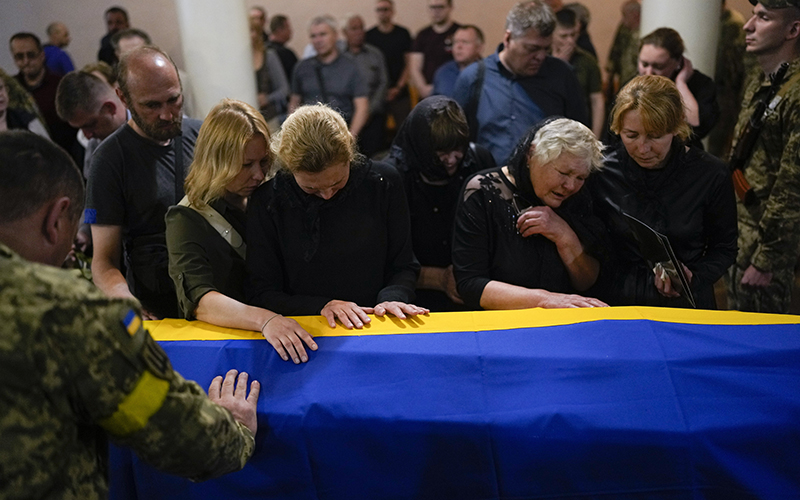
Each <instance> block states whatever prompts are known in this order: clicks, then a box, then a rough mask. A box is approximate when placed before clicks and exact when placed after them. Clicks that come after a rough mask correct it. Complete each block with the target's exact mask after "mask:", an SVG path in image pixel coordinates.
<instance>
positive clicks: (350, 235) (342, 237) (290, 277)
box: [247, 105, 428, 328]
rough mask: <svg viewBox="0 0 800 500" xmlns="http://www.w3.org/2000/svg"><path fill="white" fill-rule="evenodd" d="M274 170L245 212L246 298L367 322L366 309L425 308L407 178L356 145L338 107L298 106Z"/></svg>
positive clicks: (399, 312)
mask: <svg viewBox="0 0 800 500" xmlns="http://www.w3.org/2000/svg"><path fill="white" fill-rule="evenodd" d="M274 150H275V152H276V161H277V162H278V165H279V167H280V171H279V172H278V173H277V175H276V176H275V177H274V178H273V179H271V180H270V181H268V182H267V183H265V184H264V185H262V186H261V187H260V188H259V189H258V190H256V192H255V193H254V194H253V199H252V202H251V205H250V207H249V210H248V213H247V235H248V246H249V249H248V252H247V271H248V277H249V287H248V289H247V297H248V300H249V301H250V303H251V304H254V305H257V306H260V307H266V308H270V309H272V310H274V311H277V312H279V313H281V314H292V315H315V314H321V315H322V316H324V317H325V318H326V319H327V320H328V324H329V325H330V326H331V327H334V326H335V325H336V320H337V319H338V320H339V321H340V322H341V323H342V324H343V325H344V326H345V327H347V328H353V327H356V328H361V327H362V326H363V325H364V324H365V323H368V322H369V321H370V318H369V317H368V316H367V315H368V314H370V313H373V312H374V313H375V314H376V315H378V316H383V315H384V314H386V313H390V314H392V315H394V316H396V317H398V318H401V319H403V318H406V317H407V316H415V315H418V314H425V313H427V312H428V310H427V309H424V308H421V307H417V306H415V305H413V304H411V302H412V301H413V299H414V285H415V283H416V281H417V274H418V273H419V263H417V260H416V259H415V258H414V253H413V251H412V248H411V231H410V227H409V222H408V206H407V204H406V199H405V196H404V194H403V187H402V181H401V180H400V175H399V174H398V173H397V170H395V169H394V168H392V167H391V166H389V165H387V164H385V163H381V162H373V161H372V160H370V159H368V158H366V157H365V156H363V155H360V154H357V153H356V147H355V139H354V138H353V136H352V135H351V134H350V132H349V131H348V129H347V123H345V121H344V119H343V118H342V117H341V115H340V114H339V113H337V112H336V111H334V110H333V109H331V108H330V107H328V106H325V105H315V106H303V107H301V108H298V110H297V111H295V112H294V113H292V114H291V115H290V116H289V117H288V118H287V119H286V122H284V124H283V128H282V130H281V133H280V135H279V136H278V137H277V138H276V140H275V148H274Z"/></svg>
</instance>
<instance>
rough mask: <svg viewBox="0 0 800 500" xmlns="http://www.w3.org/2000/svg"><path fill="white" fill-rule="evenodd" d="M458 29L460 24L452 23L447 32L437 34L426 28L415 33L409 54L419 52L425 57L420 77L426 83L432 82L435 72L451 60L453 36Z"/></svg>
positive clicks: (430, 28)
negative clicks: (423, 78) (422, 77)
mask: <svg viewBox="0 0 800 500" xmlns="http://www.w3.org/2000/svg"><path fill="white" fill-rule="evenodd" d="M460 27H461V25H460V24H458V23H453V24H452V25H451V26H450V27H449V28H448V29H447V31H444V32H442V33H437V32H435V31H434V30H433V28H432V27H430V26H428V27H427V28H423V29H422V30H421V31H420V32H419V33H417V38H415V39H414V45H413V46H412V47H411V52H420V53H422V54H423V55H424V56H425V61H424V63H423V65H422V76H424V77H425V81H426V82H429V83H430V82H433V75H434V74H435V73H436V70H437V69H439V67H440V66H441V65H442V64H444V63H446V62H447V61H452V60H453V35H455V33H456V30H458V28H460Z"/></svg>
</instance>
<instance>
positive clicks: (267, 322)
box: [260, 314, 280, 333]
mask: <svg viewBox="0 0 800 500" xmlns="http://www.w3.org/2000/svg"><path fill="white" fill-rule="evenodd" d="M278 316H280V314H276V315H275V316H273V317H271V318H270V319H268V320H267V321H266V322H265V323H264V326H262V327H261V330H260V331H261V333H264V328H266V327H267V325H268V324H269V322H270V321H272V320H273V319H275V318H277V317H278Z"/></svg>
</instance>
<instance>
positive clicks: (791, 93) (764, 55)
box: [728, 0, 800, 313]
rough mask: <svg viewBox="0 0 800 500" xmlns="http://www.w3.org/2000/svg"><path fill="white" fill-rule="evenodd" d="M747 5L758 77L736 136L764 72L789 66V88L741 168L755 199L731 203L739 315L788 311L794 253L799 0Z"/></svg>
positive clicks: (799, 153) (799, 165) (799, 206)
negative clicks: (736, 220)
mask: <svg viewBox="0 0 800 500" xmlns="http://www.w3.org/2000/svg"><path fill="white" fill-rule="evenodd" d="M750 3H752V4H753V5H755V8H754V9H753V17H751V18H750V20H748V21H747V23H745V25H744V31H745V37H746V44H747V51H748V53H751V54H753V55H755V57H756V58H757V60H758V63H759V66H760V67H761V74H760V75H758V77H757V78H752V79H750V82H749V84H748V86H747V90H746V91H745V94H744V101H743V103H742V111H741V113H740V115H739V121H738V124H737V126H736V137H739V134H740V133H741V131H742V129H743V128H744V126H745V125H746V123H747V120H748V119H749V118H750V116H751V115H752V114H753V110H754V108H755V106H756V103H757V102H758V100H759V98H760V97H761V96H763V95H764V93H765V92H767V91H768V89H769V86H770V80H769V77H768V76H766V75H770V74H772V73H774V72H775V71H776V70H777V69H778V68H779V67H780V65H781V63H784V62H788V63H790V66H789V70H788V71H787V73H786V76H785V77H784V79H783V82H784V85H785V86H786V88H787V89H788V91H787V92H786V94H785V95H784V96H783V99H782V100H781V101H780V102H779V103H778V104H777V106H776V107H775V108H774V110H772V111H769V112H768V115H767V117H766V120H765V124H764V127H763V129H762V130H761V133H760V134H759V136H758V140H757V142H756V144H755V147H754V148H753V151H752V154H751V156H750V160H749V162H748V163H747V166H746V169H745V170H744V175H745V177H746V178H747V180H748V182H749V183H750V185H751V186H752V188H753V190H754V192H755V194H756V197H757V202H756V203H755V204H753V205H750V206H745V205H744V204H743V203H742V202H741V201H740V202H739V203H738V206H737V210H738V218H739V254H738V256H737V259H736V265H734V266H733V267H731V270H730V273H729V283H728V303H729V306H730V307H732V308H735V309H738V310H741V311H757V312H773V313H786V312H788V310H789V305H790V303H791V292H792V284H793V281H794V265H795V263H796V262H797V258H798V254H799V253H800V84H798V83H797V82H798V80H794V81H793V82H792V81H791V80H792V78H793V77H795V75H798V74H799V73H800V0H760V1H759V2H756V0H750ZM773 102H774V101H773ZM734 147H735V146H734Z"/></svg>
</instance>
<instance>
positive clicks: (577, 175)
mask: <svg viewBox="0 0 800 500" xmlns="http://www.w3.org/2000/svg"><path fill="white" fill-rule="evenodd" d="M602 162H603V154H602V146H601V145H600V143H599V142H598V141H597V139H595V137H594V135H593V134H592V131H591V130H589V129H588V128H587V127H586V126H585V125H582V124H580V123H578V122H576V121H574V120H569V119H567V118H558V119H549V120H546V121H545V122H542V123H540V124H539V125H537V126H535V127H533V128H532V129H531V130H529V131H528V132H527V133H526V134H525V136H524V137H523V138H522V139H521V140H520V142H519V144H518V145H517V147H516V149H515V150H514V153H513V154H512V156H511V160H509V163H508V165H507V166H505V167H501V168H497V169H493V170H488V171H485V172H481V173H479V174H476V175H475V176H473V177H472V178H470V179H469V180H468V181H467V183H466V184H465V186H464V192H463V195H462V200H461V203H460V205H459V207H458V211H457V213H456V221H455V229H454V236H453V270H454V272H455V277H456V280H457V283H458V291H459V293H460V294H461V297H463V299H464V302H466V303H467V304H468V305H470V306H472V307H480V308H484V309H524V308H530V307H545V308H557V307H599V306H605V305H606V304H605V303H603V302H601V301H599V300H597V299H594V298H590V297H582V296H580V295H576V294H575V293H576V292H582V291H586V290H588V289H589V288H590V287H591V286H592V285H594V283H595V281H597V277H598V275H599V272H600V261H599V260H598V259H597V257H596V256H597V255H598V254H599V253H600V252H601V251H602V247H603V241H602V240H603V235H604V229H603V227H602V223H601V222H600V220H599V219H597V218H596V217H594V216H593V215H592V213H591V202H590V200H589V197H588V196H587V195H586V193H585V192H583V191H581V187H583V183H584V182H585V181H586V178H587V177H588V176H589V174H590V173H591V172H592V171H594V170H597V169H599V168H600V167H601V166H602Z"/></svg>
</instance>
